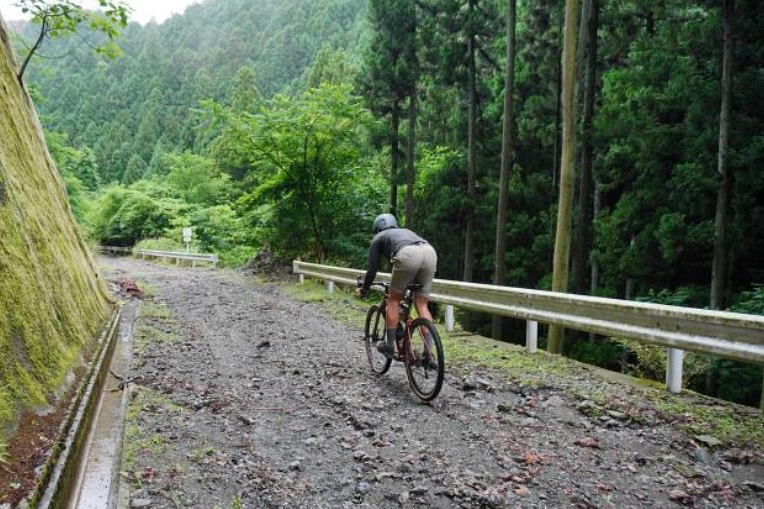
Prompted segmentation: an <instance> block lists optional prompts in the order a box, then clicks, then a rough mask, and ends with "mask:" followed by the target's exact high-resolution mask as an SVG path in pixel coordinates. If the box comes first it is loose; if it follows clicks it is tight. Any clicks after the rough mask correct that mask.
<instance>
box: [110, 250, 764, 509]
mask: <svg viewBox="0 0 764 509" xmlns="http://www.w3.org/2000/svg"><path fill="white" fill-rule="evenodd" d="M101 261H102V265H103V271H104V274H105V277H107V278H108V279H110V280H112V281H114V280H116V279H117V278H119V277H128V278H131V279H133V280H135V281H137V282H138V284H139V285H141V286H142V287H143V288H144V289H148V292H147V293H148V295H147V296H145V297H144V300H143V303H142V305H141V306H140V313H139V314H140V317H139V319H138V323H136V328H135V330H136V338H135V340H136V343H135V358H134V361H133V372H132V373H131V374H130V376H131V377H135V380H134V382H133V383H132V384H131V386H130V390H131V391H132V393H131V408H130V412H129V416H128V425H127V431H126V437H125V452H124V454H123V461H122V467H121V470H122V481H123V483H126V484H125V486H127V487H129V489H128V490H127V491H128V493H129V500H127V501H126V502H125V503H126V506H127V507H133V508H141V507H143V508H146V507H150V508H171V507H172V508H175V507H198V508H210V509H212V508H215V507H219V508H221V509H227V508H242V507H246V508H271V507H287V508H298V507H299V508H351V507H352V508H356V507H366V508H399V507H433V508H451V507H464V508H478V507H581V508H593V507H603V508H604V507H619V508H621V507H680V506H690V507H735V508H741V507H764V494H762V488H764V462H763V460H762V458H764V456H762V454H761V451H760V450H756V449H755V448H752V447H737V448H734V449H732V448H728V447H726V446H725V445H724V444H722V443H717V442H716V441H715V439H713V438H712V437H707V436H697V435H693V434H688V432H686V431H679V428H678V427H677V426H672V425H671V424H670V423H667V422H666V421H665V420H661V419H660V418H658V413H655V412H653V413H649V416H650V417H649V418H646V417H643V418H640V419H637V414H636V413H633V412H631V411H630V410H628V409H621V410H613V409H612V408H613V407H607V408H606V407H603V406H602V405H601V403H600V402H595V401H589V400H587V399H581V398H579V397H574V396H572V395H571V391H570V388H571V386H572V385H574V384H588V385H602V386H604V385H607V386H608V387H609V388H610V389H611V392H614V393H615V394H616V395H617V394H618V393H619V391H622V392H623V393H626V392H628V391H630V390H631V389H630V388H628V386H627V385H626V384H623V385H617V382H612V381H607V382H606V381H604V379H600V378H597V376H596V374H594V372H593V373H592V374H591V375H586V376H580V377H578V378H577V379H576V380H559V381H555V380H554V379H550V380H549V382H548V383H546V384H542V385H541V386H535V387H526V386H523V385H520V384H519V383H517V382H516V381H513V379H512V378H511V377H510V376H508V374H507V373H502V372H500V371H496V370H491V369H488V368H484V367H480V366H477V365H456V363H454V362H452V363H449V359H448V358H447V359H446V362H447V375H446V382H445V385H444V388H443V391H442V393H441V395H440V396H439V397H438V398H437V399H436V401H435V402H434V403H433V404H430V405H423V404H421V403H420V402H419V401H418V400H417V399H416V397H415V396H414V395H413V394H412V392H411V391H410V389H409V387H408V384H407V381H406V375H405V373H404V371H403V369H402V367H401V366H399V365H396V366H393V368H392V369H391V371H390V372H389V373H388V374H387V375H385V376H384V377H382V378H381V379H376V378H374V377H373V376H372V375H371V373H370V371H369V369H368V367H367V365H366V363H365V355H364V352H363V345H362V342H361V336H362V331H361V330H360V329H358V328H354V327H351V326H349V325H347V324H345V323H341V322H339V321H337V320H333V319H331V318H328V317H327V316H326V313H325V312H324V311H323V310H322V307H321V304H320V303H303V302H298V301H296V300H293V299H292V298H290V297H288V296H287V294H286V293H285V292H284V291H283V290H282V289H281V288H280V287H279V286H278V285H276V284H260V283H257V282H255V281H254V280H252V279H249V278H245V277H243V276H241V275H239V274H237V273H234V272H232V271H216V270H211V269H204V268H195V269H191V268H176V267H169V266H162V265H158V264H152V263H148V262H143V261H140V260H135V259H132V258H108V259H102V260H101ZM125 298H128V297H125ZM513 355H525V354H523V353H522V352H517V353H514V354H513ZM609 408H610V409H609ZM642 414H644V412H642ZM753 418H755V417H753ZM762 422H764V420H763V421H762Z"/></svg>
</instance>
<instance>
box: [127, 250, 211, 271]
mask: <svg viewBox="0 0 764 509" xmlns="http://www.w3.org/2000/svg"><path fill="white" fill-rule="evenodd" d="M133 254H134V255H135V256H140V257H141V258H144V259H145V258H171V259H174V260H175V262H176V263H177V264H180V261H181V260H188V261H190V262H191V265H193V266H194V267H196V263H197V262H206V263H211V264H212V266H213V267H217V265H218V255H216V254H206V253H183V252H174V251H152V250H148V249H134V250H133Z"/></svg>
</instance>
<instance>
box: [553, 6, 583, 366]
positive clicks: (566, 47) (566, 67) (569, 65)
mask: <svg viewBox="0 0 764 509" xmlns="http://www.w3.org/2000/svg"><path fill="white" fill-rule="evenodd" d="M578 10H579V4H578V0H565V38H564V40H563V50H562V55H563V60H562V157H561V159H560V197H559V201H558V206H557V231H556V234H555V242H554V263H553V267H552V291H554V292H567V290H568V261H569V258H570V231H571V226H572V223H573V214H572V213H571V208H572V204H573V185H574V183H575V156H576V122H575V120H576V119H575V111H576V108H575V102H576V21H577V20H578ZM564 342H565V336H564V331H563V329H562V328H561V327H559V326H551V327H549V346H548V350H549V352H550V353H555V354H561V353H562V351H563V346H564Z"/></svg>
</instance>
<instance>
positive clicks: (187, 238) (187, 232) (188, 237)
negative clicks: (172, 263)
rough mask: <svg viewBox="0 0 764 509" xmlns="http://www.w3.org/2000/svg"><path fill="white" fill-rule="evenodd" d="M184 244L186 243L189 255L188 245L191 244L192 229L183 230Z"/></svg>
mask: <svg viewBox="0 0 764 509" xmlns="http://www.w3.org/2000/svg"><path fill="white" fill-rule="evenodd" d="M183 242H185V243H186V253H188V245H189V243H190V242H191V228H183Z"/></svg>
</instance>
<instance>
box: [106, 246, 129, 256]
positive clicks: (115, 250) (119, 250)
mask: <svg viewBox="0 0 764 509" xmlns="http://www.w3.org/2000/svg"><path fill="white" fill-rule="evenodd" d="M98 251H100V252H101V253H112V254H120V253H124V254H130V253H132V252H133V248H131V247H121V246H98Z"/></svg>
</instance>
